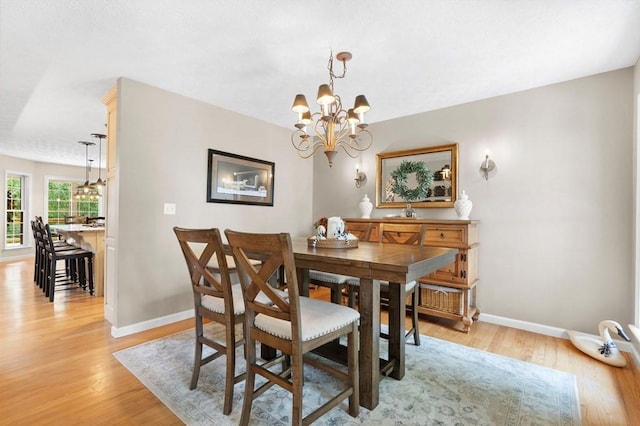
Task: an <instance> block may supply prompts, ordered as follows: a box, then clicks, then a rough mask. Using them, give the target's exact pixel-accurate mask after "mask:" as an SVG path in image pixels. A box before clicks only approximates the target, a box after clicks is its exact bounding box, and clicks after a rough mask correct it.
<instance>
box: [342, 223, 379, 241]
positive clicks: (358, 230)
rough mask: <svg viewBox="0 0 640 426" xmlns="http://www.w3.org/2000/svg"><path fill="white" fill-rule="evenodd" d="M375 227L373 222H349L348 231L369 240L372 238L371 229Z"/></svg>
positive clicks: (363, 239)
mask: <svg viewBox="0 0 640 426" xmlns="http://www.w3.org/2000/svg"><path fill="white" fill-rule="evenodd" d="M372 229H373V223H372V222H366V223H361V222H349V223H348V224H347V231H348V232H349V233H351V234H353V235H355V236H356V237H357V238H358V240H360V241H369V239H370V238H371V230H372Z"/></svg>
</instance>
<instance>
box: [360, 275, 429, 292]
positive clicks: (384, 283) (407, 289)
mask: <svg viewBox="0 0 640 426" xmlns="http://www.w3.org/2000/svg"><path fill="white" fill-rule="evenodd" d="M347 285H351V286H354V287H359V286H360V279H359V278H349V279H348V280H347ZM380 287H389V281H380ZM415 287H416V282H415V281H411V282H408V283H406V284H405V285H404V291H405V293H409V292H410V291H411V290H413V289H414V288H415Z"/></svg>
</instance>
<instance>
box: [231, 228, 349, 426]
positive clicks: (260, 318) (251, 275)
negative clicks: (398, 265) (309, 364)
mask: <svg viewBox="0 0 640 426" xmlns="http://www.w3.org/2000/svg"><path fill="white" fill-rule="evenodd" d="M225 234H226V236H227V240H228V241H229V245H230V246H231V248H232V250H233V256H234V258H235V260H236V265H237V266H238V267H239V268H240V281H241V284H242V289H243V294H244V302H245V309H246V312H245V323H246V340H247V346H246V359H247V377H246V382H245V395H244V401H243V404H242V415H241V419H240V424H241V425H247V424H248V423H249V418H250V416H251V407H252V405H253V400H254V399H255V398H257V397H259V396H260V395H262V393H264V392H265V391H266V390H268V389H269V388H270V387H271V386H273V385H274V384H277V385H278V386H280V387H282V388H283V389H285V390H287V391H289V392H291V394H292V400H293V401H292V402H293V403H292V406H293V407H292V417H291V424H293V425H300V424H303V425H308V424H310V423H312V422H313V421H315V420H317V419H318V418H320V417H321V416H322V415H323V414H325V413H327V412H328V411H329V410H330V409H332V408H333V407H335V406H337V405H339V404H340V403H341V402H342V401H343V400H345V399H347V398H348V399H349V409H348V411H349V414H350V415H351V416H353V417H356V416H357V415H358V413H359V391H358V389H359V375H358V374H359V371H358V349H357V345H358V320H359V318H360V314H359V313H358V312H357V311H355V310H354V309H351V308H349V307H346V306H342V305H337V304H334V303H329V302H325V301H322V300H317V299H311V298H308V297H302V296H300V295H299V288H298V280H297V276H296V265H295V260H294V256H293V249H292V246H291V237H290V236H289V234H284V233H281V234H253V233H243V232H235V231H231V230H225ZM255 256H259V258H260V259H261V260H262V263H261V264H259V265H254V264H252V262H251V259H255V258H256V257H255ZM281 267H282V268H283V269H284V274H285V277H286V280H285V281H286V286H287V287H286V288H287V293H288V295H289V297H288V298H287V299H285V298H282V297H281V296H280V295H279V294H278V293H276V292H274V291H273V288H272V287H271V285H270V284H269V278H270V277H271V276H272V275H273V274H274V272H276V271H277V270H279V269H280V268H281ZM260 293H264V294H265V295H266V296H267V297H268V298H269V299H270V302H271V303H270V304H265V303H263V302H261V301H260V300H259V298H258V297H257V296H258V295H259V294H260ZM341 336H346V337H347V339H346V340H347V371H346V373H345V371H343V370H344V369H343V368H337V367H335V366H333V365H330V364H326V363H323V368H322V370H323V371H325V372H327V373H330V374H332V375H334V376H336V377H338V378H341V379H343V380H346V381H347V385H346V387H345V388H344V389H343V390H341V391H340V392H339V393H338V394H337V395H335V396H333V397H332V398H330V399H329V400H328V401H326V402H324V403H322V405H321V406H320V407H318V408H316V409H315V410H314V411H312V412H311V413H309V414H308V415H307V416H305V417H304V418H303V398H302V391H303V382H304V381H305V380H306V381H308V380H310V379H309V378H307V377H304V375H303V373H304V361H305V359H304V358H303V356H304V354H306V353H308V352H310V351H312V350H313V349H315V348H318V347H319V346H322V345H324V344H326V343H328V342H331V341H333V340H335V339H338V338H340V337H341ZM256 342H260V343H261V344H262V345H267V346H269V347H271V348H273V349H275V350H276V351H280V353H281V354H282V355H281V356H279V357H276V358H274V359H272V360H270V361H266V362H262V363H260V362H258V360H257V356H256ZM256 374H258V375H260V376H262V377H263V378H265V379H266V380H267V382H266V383H264V384H262V385H261V386H260V387H259V388H258V389H254V387H255V382H256V377H255V376H256Z"/></svg>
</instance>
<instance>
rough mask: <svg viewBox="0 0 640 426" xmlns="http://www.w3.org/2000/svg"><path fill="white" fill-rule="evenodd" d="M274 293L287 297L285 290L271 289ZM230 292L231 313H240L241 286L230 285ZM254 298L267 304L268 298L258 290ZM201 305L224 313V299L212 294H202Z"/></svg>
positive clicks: (242, 304) (241, 301) (242, 300)
mask: <svg viewBox="0 0 640 426" xmlns="http://www.w3.org/2000/svg"><path fill="white" fill-rule="evenodd" d="M273 290H274V291H275V292H276V293H278V294H279V295H280V297H282V298H283V299H287V298H288V297H289V293H287V292H286V291H282V290H278V289H273ZM231 294H232V295H233V313H234V315H240V314H243V313H244V299H243V297H242V287H241V286H240V284H234V285H232V286H231ZM256 300H257V301H258V302H260V303H264V304H267V303H269V302H270V300H269V298H268V297H267V296H266V295H265V294H264V293H263V292H260V293H259V294H258V296H257V297H256ZM202 307H203V308H205V309H208V310H210V311H213V312H217V313H219V314H223V313H224V299H223V298H222V297H214V296H209V295H206V296H203V297H202Z"/></svg>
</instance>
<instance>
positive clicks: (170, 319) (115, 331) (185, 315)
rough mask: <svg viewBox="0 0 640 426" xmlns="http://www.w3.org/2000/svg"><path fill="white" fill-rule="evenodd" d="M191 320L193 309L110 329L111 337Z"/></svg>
mask: <svg viewBox="0 0 640 426" xmlns="http://www.w3.org/2000/svg"><path fill="white" fill-rule="evenodd" d="M189 318H193V309H189V310H187V311H183V312H177V313H175V314H171V315H167V316H164V317H160V318H154V319H150V320H148V321H143V322H139V323H136V324H131V325H127V326H125V327H111V336H113V337H115V338H118V337H122V336H128V335H130V334H134V333H139V332H141V331H146V330H151V329H152V328H156V327H161V326H163V325H168V324H172V323H174V322H178V321H182V320H185V319H189Z"/></svg>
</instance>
